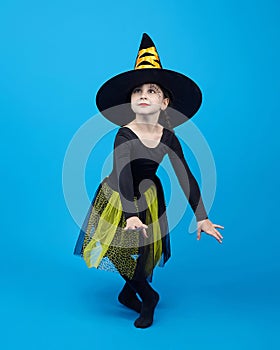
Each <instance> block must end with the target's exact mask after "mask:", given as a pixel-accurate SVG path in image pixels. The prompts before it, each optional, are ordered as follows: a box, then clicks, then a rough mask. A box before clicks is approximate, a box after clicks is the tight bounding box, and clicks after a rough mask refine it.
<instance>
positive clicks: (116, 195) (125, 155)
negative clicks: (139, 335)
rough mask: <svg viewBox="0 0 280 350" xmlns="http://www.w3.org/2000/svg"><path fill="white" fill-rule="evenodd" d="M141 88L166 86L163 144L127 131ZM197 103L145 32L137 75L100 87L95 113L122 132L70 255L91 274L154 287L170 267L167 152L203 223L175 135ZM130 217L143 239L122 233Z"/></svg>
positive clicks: (192, 88)
mask: <svg viewBox="0 0 280 350" xmlns="http://www.w3.org/2000/svg"><path fill="white" fill-rule="evenodd" d="M145 83H154V84H157V85H159V86H160V87H162V88H164V89H165V91H167V92H168V95H169V96H170V100H171V102H172V104H171V107H172V108H170V109H169V110H168V117H169V124H168V125H167V124H165V123H163V124H162V125H163V131H162V136H161V139H160V142H159V143H158V145H157V146H156V147H153V148H151V147H147V146H146V145H144V144H143V143H142V141H141V140H140V139H139V137H138V136H137V135H136V134H135V133H134V131H132V129H130V128H129V127H127V126H125V125H126V124H127V123H129V122H130V121H132V120H133V119H135V114H134V113H133V112H132V110H131V108H130V104H129V102H130V96H131V92H132V90H133V88H135V87H136V86H141V85H142V84H145ZM201 101H202V97H201V91H200V89H199V88H198V86H197V85H196V84H195V83H194V82H193V81H192V80H191V79H190V78H188V77H186V76H185V75H183V74H180V73H177V72H174V71H171V70H167V69H163V68H162V66H161V62H160V59H159V56H158V53H157V50H156V48H155V45H154V43H153V41H152V40H151V38H150V37H149V36H148V35H147V34H143V37H142V41H141V44H140V48H139V52H138V55H137V59H136V63H135V67H134V69H133V70H131V71H128V72H124V73H121V74H119V75H117V76H115V77H113V78H111V79H110V80H108V81H107V82H106V83H105V84H104V85H103V86H102V87H101V88H100V89H99V91H98V93H97V96H96V104H97V107H98V109H99V110H100V112H101V113H102V114H103V116H104V117H105V118H107V119H108V120H110V121H111V122H113V123H115V124H117V125H118V126H120V127H119V129H118V131H117V134H116V136H115V140H114V157H113V169H112V172H111V173H110V175H108V176H106V177H105V178H104V179H103V181H102V182H101V183H100V184H99V186H98V188H97V189H96V192H95V194H94V197H93V199H92V202H91V206H90V208H89V210H88V213H87V215H86V218H85V220H84V223H83V226H82V228H81V230H80V234H79V237H78V240H77V242H76V246H75V250H74V254H75V255H78V256H81V257H83V259H84V260H85V262H86V264H87V266H88V267H89V268H91V267H95V268H97V269H101V270H107V271H115V272H118V273H120V275H121V276H122V277H124V278H125V280H126V281H132V280H133V281H141V280H142V281H143V280H148V281H149V282H151V281H152V276H153V270H154V268H155V267H156V266H160V267H163V266H164V265H165V263H166V262H167V261H168V259H169V258H170V256H171V250H170V235H169V226H168V220H167V216H166V202H165V196H164V191H163V187H162V184H161V181H160V179H159V177H158V176H157V175H156V172H157V169H158V167H159V165H160V163H161V162H162V160H163V158H164V156H165V155H166V154H167V155H168V157H169V159H170V161H171V164H172V166H173V168H174V171H175V173H176V176H177V178H178V180H179V183H180V185H181V187H182V189H183V191H184V193H185V195H186V198H187V199H188V201H189V203H190V205H191V207H192V210H193V211H194V214H195V216H196V219H197V221H199V220H204V219H207V218H208V216H207V213H206V210H205V207H204V204H203V201H202V198H201V194H200V190H199V187H198V184H197V181H196V179H195V178H194V176H193V174H192V173H191V171H190V169H189V166H188V164H187V162H186V160H185V157H184V154H183V151H182V147H181V144H180V142H179V140H178V138H177V136H176V134H175V132H174V129H173V128H174V127H176V126H178V125H180V124H182V123H184V122H186V121H187V120H189V119H190V118H191V117H192V116H193V115H194V114H195V113H196V112H197V110H198V109H199V107H200V105H201ZM116 108H118V109H117V111H118V112H116ZM159 122H160V120H159ZM161 122H164V119H161ZM132 216H138V217H139V219H140V220H141V221H142V223H144V224H146V225H147V226H148V228H147V235H148V238H146V237H144V236H143V235H142V234H141V232H139V231H138V230H137V229H136V230H127V231H126V230H124V227H125V226H126V220H127V219H128V218H129V217H132ZM143 328H144V327H143Z"/></svg>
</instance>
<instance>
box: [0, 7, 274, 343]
mask: <svg viewBox="0 0 280 350" xmlns="http://www.w3.org/2000/svg"><path fill="white" fill-rule="evenodd" d="M0 13H1V20H0V28H1V93H0V99H1V103H0V111H1V125H2V126H1V143H2V147H1V153H2V155H1V184H2V186H1V187H2V194H1V217H2V220H1V246H2V249H1V254H0V259H1V264H0V266H1V290H0V291H1V305H0V309H1V322H2V325H1V327H0V330H1V340H0V343H1V347H2V348H3V349H16V348H18V347H20V348H22V349H25V348H28V349H51V348H52V349H75V348H91V349H95V348H96V349H97V348H102V349H109V348H111V347H112V346H115V348H122V349H131V348H134V349H140V348H142V347H143V346H145V348H146V349H153V348H154V347H155V346H159V347H160V346H161V347H163V348H165V349H175V348H176V349H205V348H209V349H249V348H254V349H278V348H279V346H280V344H279V339H278V336H277V330H278V331H279V311H280V310H279V300H280V299H279V293H280V283H279V272H280V264H279V254H278V251H279V243H280V240H279V230H278V224H277V220H278V214H279V213H278V209H279V205H278V197H279V186H278V178H279V176H278V173H277V171H278V162H277V160H278V154H279V142H278V139H279V122H278V118H279V108H278V106H279V81H280V79H279V78H280V77H279V46H278V45H279V26H278V19H279V2H278V1H272V0H267V1H256V0H255V1H249V0H245V1H244V0H242V1H240V0H235V1H233V0H229V1H222V0H221V1H218V0H213V1H206V0H196V1H188V0H185V1H173V2H171V1H160V2H157V1H154V2H133V1H123V2H115V1H104V2H95V1H83V0H80V1H79V2H78V1H39V2H38V1H28V0H27V1H24V2H23V1H13V0H9V1H2V2H1V11H0ZM143 32H147V33H148V34H150V35H151V37H152V39H153V40H154V41H155V44H156V46H157V48H158V51H159V54H160V57H161V61H162V64H163V66H164V67H165V68H169V69H173V70H176V71H180V72H183V73H185V74H187V75H189V76H191V77H192V78H193V79H194V80H195V81H196V82H197V83H198V84H199V86H200V87H201V89H202V92H203V96H204V101H203V105H202V108H201V109H200V111H199V112H198V114H197V115H196V116H195V117H194V119H193V121H194V122H195V124H196V125H197V126H198V127H199V128H200V130H201V132H202V133H203V135H204V137H205V138H206V140H207V142H208V144H209V146H210V148H211V150H212V152H213V156H214V159H215V162H216V168H217V176H218V177H217V191H216V196H215V201H214V204H213V206H212V208H211V211H210V214H209V218H210V220H212V222H214V223H218V224H221V225H223V226H224V227H225V229H224V231H223V232H222V233H223V236H224V242H223V244H222V245H220V244H218V243H217V242H216V241H215V240H214V239H213V238H211V237H210V236H206V235H205V234H203V236H202V239H201V241H197V240H196V239H195V235H189V234H187V232H186V227H188V226H189V222H190V220H191V219H192V217H193V216H192V212H191V211H190V210H188V211H187V213H186V215H185V216H184V218H183V220H182V221H181V222H180V224H179V225H178V226H177V227H176V228H175V229H174V231H173V232H172V258H171V260H170V261H169V262H168V264H167V265H166V267H165V268H164V269H157V271H156V272H155V278H154V282H153V285H154V288H155V289H156V290H158V291H159V293H160V295H161V300H160V303H159V305H158V308H157V310H156V314H155V321H154V325H153V326H152V327H151V328H149V329H146V330H139V329H136V328H134V326H133V321H134V319H135V318H136V317H137V314H135V313H134V312H133V311H130V310H127V309H125V308H123V307H122V306H121V305H119V304H118V302H117V299H116V298H117V294H118V292H119V290H120V289H121V287H122V284H123V282H122V280H121V279H120V277H119V276H118V275H117V274H113V273H107V272H102V271H98V270H96V269H87V267H86V265H85V264H84V262H83V260H79V258H77V257H74V256H73V255H72V251H73V248H74V244H75V242H76V239H77V236H78V230H79V228H78V226H77V225H76V223H75V222H74V220H73V219H72V217H71V215H70V213H69V211H68V209H67V206H66V203H65V201H64V196H63V186H62V166H63V159H64V156H65V152H66V149H67V147H68V144H69V142H70V140H71V138H72V137H73V135H74V134H75V132H76V131H77V130H78V129H79V127H80V126H81V125H82V124H83V123H85V122H86V121H87V120H88V119H89V118H91V117H92V116H93V115H94V114H95V113H96V112H97V109H96V106H95V104H94V101H95V100H94V99H95V94H96V92H97V90H98V88H99V87H100V85H101V84H102V83H103V82H105V81H106V80H107V79H109V78H110V77H111V76H113V75H115V74H117V73H120V72H123V71H126V70H128V69H132V68H133V64H134V60H135V57H136V53H137V50H138V45H139V43H140V38H141V36H142V33H143ZM108 124H109V122H108ZM97 126H98V122H97ZM180 130H182V131H183V130H184V128H183V127H182V128H181V129H180V127H178V130H177V133H178V135H179V136H180ZM111 146H112V144H111ZM106 152H107V150H106ZM106 152H104V156H106V154H105V153H106ZM186 155H187V154H186ZM192 169H193V171H194V174H195V175H197V177H198V178H199V175H198V174H197V172H196V168H195V166H194V167H192ZM87 171H88V172H90V174H92V177H90V176H88V175H87V186H88V192H89V196H92V194H93V191H94V189H95V187H96V186H97V184H98V178H99V177H100V174H99V173H96V172H97V171H99V170H98V169H95V168H94V165H93V162H90V163H89V166H88V170H87ZM87 174H89V173H87ZM93 174H96V175H93ZM172 210H176V208H173V209H172V208H171V209H170V213H171V214H172ZM143 342H144V343H145V345H143Z"/></svg>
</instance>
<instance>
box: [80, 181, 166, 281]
mask: <svg viewBox="0 0 280 350" xmlns="http://www.w3.org/2000/svg"><path fill="white" fill-rule="evenodd" d="M143 195H144V199H145V209H144V210H142V211H141V212H139V210H138V208H139V205H138V199H137V197H134V206H135V211H136V213H138V216H139V218H140V219H141V220H142V222H143V223H145V224H146V225H147V226H148V228H147V229H146V232H147V235H148V238H146V237H144V236H143V233H142V232H139V231H136V230H124V227H125V226H126V220H125V217H124V215H123V211H122V205H121V200H120V195H119V193H118V192H117V191H115V190H113V189H112V188H111V187H110V186H109V184H108V183H107V182H106V179H105V180H104V181H103V182H102V183H101V184H100V185H99V187H98V189H97V191H96V193H95V196H94V199H93V201H92V205H91V207H90V209H89V211H88V214H87V217H86V219H85V222H84V224H83V228H82V230H81V231H80V235H79V238H78V241H77V243H76V247H75V251H74V254H75V255H81V256H82V257H83V259H84V261H85V263H86V265H87V266H88V267H89V268H92V267H95V268H98V269H102V270H107V271H114V272H118V273H120V274H121V275H124V276H126V277H127V278H129V279H131V278H150V280H151V276H152V273H153V269H154V268H155V266H157V265H158V266H161V267H162V266H164V263H165V262H166V260H167V258H168V257H169V256H168V257H167V256H166V253H168V252H167V249H166V242H167V239H168V242H169V234H168V232H167V231H166V230H167V225H166V224H165V225H162V219H164V222H165V223H166V216H165V215H166V214H165V211H164V212H163V213H162V210H161V214H162V215H161V218H160V220H159V201H158V193H157V187H156V186H155V185H154V184H152V185H151V186H150V187H149V188H148V189H147V190H146V191H145V192H143ZM162 216H163V217H162ZM167 235H168V236H167ZM169 255H170V253H169Z"/></svg>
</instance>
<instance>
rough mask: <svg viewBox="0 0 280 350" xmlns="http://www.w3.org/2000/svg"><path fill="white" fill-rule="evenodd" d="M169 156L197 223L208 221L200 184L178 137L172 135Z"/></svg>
mask: <svg viewBox="0 0 280 350" xmlns="http://www.w3.org/2000/svg"><path fill="white" fill-rule="evenodd" d="M168 156H169V159H170V161H171V164H172V166H173V169H174V171H175V173H176V176H177V178H178V180H179V183H180V185H181V187H182V189H183V191H184V193H185V196H186V197H187V199H188V201H189V203H190V205H191V207H192V210H193V212H194V214H195V216H196V220H197V221H201V220H205V219H208V215H207V213H206V210H205V207H204V204H203V200H202V197H201V192H200V189H199V186H198V183H197V181H196V179H195V177H194V176H193V174H192V172H191V170H190V168H189V166H188V164H187V162H186V159H185V157H184V153H183V150H182V147H181V144H180V141H179V140H178V138H177V136H176V135H175V134H174V133H172V137H171V142H170V145H169V150H168Z"/></svg>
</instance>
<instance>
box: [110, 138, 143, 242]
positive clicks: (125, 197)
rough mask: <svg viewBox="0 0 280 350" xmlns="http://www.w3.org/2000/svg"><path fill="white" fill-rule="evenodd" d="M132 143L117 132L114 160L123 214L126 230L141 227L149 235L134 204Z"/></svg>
mask: <svg viewBox="0 0 280 350" xmlns="http://www.w3.org/2000/svg"><path fill="white" fill-rule="evenodd" d="M131 145H132V142H131V141H130V140H129V139H128V138H126V137H125V135H121V134H119V133H118V134H117V135H116V138H115V143H114V162H115V167H116V171H117V179H118V180H117V181H118V189H119V194H120V200H121V203H122V208H123V214H124V217H125V219H126V227H125V228H124V229H125V230H128V229H140V230H141V232H142V233H143V235H144V237H146V238H147V237H148V235H147V231H146V230H145V229H146V228H148V226H147V225H145V224H143V223H142V221H141V220H140V219H139V214H138V212H137V211H136V208H135V204H134V187H133V177H132V171H131V165H130V160H131Z"/></svg>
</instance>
